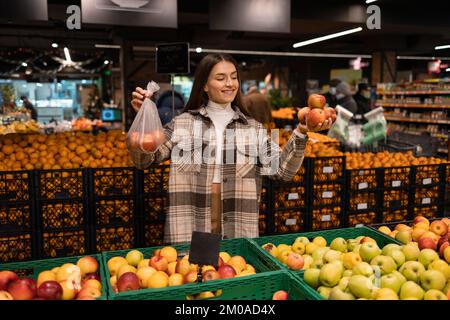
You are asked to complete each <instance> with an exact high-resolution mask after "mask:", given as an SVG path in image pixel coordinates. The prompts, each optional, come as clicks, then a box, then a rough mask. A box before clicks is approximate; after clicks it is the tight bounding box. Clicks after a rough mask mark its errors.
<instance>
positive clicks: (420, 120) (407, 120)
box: [384, 115, 450, 124]
mask: <svg viewBox="0 0 450 320" xmlns="http://www.w3.org/2000/svg"><path fill="white" fill-rule="evenodd" d="M384 117H385V118H386V120H388V121H401V122H419V123H431V124H450V120H437V119H414V118H405V117H395V116H390V115H385V116H384Z"/></svg>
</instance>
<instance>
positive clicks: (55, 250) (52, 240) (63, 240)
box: [39, 227, 90, 259]
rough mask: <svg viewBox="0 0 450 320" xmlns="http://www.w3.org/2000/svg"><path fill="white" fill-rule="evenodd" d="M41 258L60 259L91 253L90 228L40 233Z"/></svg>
mask: <svg viewBox="0 0 450 320" xmlns="http://www.w3.org/2000/svg"><path fill="white" fill-rule="evenodd" d="M39 234H40V236H39V239H40V243H39V247H40V248H39V249H40V251H39V258H42V259H47V258H59V257H71V256H79V255H85V254H87V253H90V244H89V232H88V228H87V227H85V228H83V229H79V228H65V229H60V230H57V229H56V230H51V231H42V230H41V231H40V232H39Z"/></svg>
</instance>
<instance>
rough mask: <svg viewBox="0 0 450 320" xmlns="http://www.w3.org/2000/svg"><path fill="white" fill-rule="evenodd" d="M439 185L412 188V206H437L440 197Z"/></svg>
mask: <svg viewBox="0 0 450 320" xmlns="http://www.w3.org/2000/svg"><path fill="white" fill-rule="evenodd" d="M439 192H440V186H439V185H437V186H432V187H422V186H417V187H415V188H414V202H413V204H414V206H422V205H434V206H437V205H438V203H440V201H441V199H440V197H439Z"/></svg>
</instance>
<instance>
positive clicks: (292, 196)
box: [288, 193, 299, 200]
mask: <svg viewBox="0 0 450 320" xmlns="http://www.w3.org/2000/svg"><path fill="white" fill-rule="evenodd" d="M298 199H299V196H298V193H289V194H288V200H298Z"/></svg>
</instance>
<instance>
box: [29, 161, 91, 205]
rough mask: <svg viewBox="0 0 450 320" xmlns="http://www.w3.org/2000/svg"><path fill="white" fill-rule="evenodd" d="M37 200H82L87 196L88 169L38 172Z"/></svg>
mask: <svg viewBox="0 0 450 320" xmlns="http://www.w3.org/2000/svg"><path fill="white" fill-rule="evenodd" d="M35 179H36V199H37V200H68V199H82V198H84V197H86V194H87V187H88V181H87V175H86V169H65V170H39V171H36V178H35Z"/></svg>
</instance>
